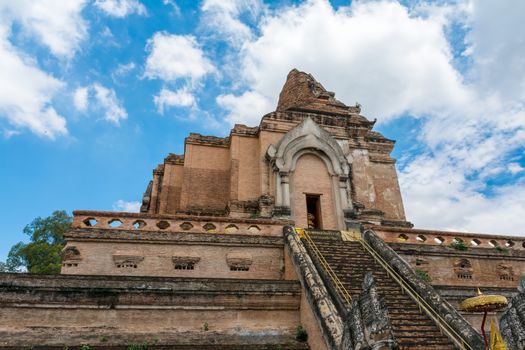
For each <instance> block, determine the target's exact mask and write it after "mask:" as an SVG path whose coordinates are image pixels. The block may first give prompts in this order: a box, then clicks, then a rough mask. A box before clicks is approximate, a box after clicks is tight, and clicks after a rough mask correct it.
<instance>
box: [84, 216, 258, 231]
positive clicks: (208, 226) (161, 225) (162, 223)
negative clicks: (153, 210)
mask: <svg viewBox="0 0 525 350" xmlns="http://www.w3.org/2000/svg"><path fill="white" fill-rule="evenodd" d="M83 223H84V225H85V226H86V227H95V226H97V227H98V226H100V225H101V222H99V221H98V220H97V219H96V218H93V217H90V218H86V219H85V220H84V221H83ZM123 224H124V222H123V221H122V220H121V219H117V218H113V219H110V220H109V221H107V227H109V228H119V227H121V226H122V225H123ZM147 225H148V224H147V223H146V221H144V220H140V219H138V220H135V221H133V222H132V223H131V227H133V228H134V229H135V230H141V229H143V228H144V227H146V226H147ZM155 226H156V227H157V228H158V229H160V230H167V229H168V228H170V227H171V224H170V222H169V221H166V220H159V221H157V222H156V223H155ZM194 227H195V226H194V225H193V224H192V223H191V222H188V221H185V222H183V223H181V224H179V228H180V229H182V230H184V231H189V230H191V229H193V228H194ZM202 228H203V229H204V231H206V232H215V231H216V230H217V226H216V225H215V224H213V223H211V222H207V223H205V224H204V225H202ZM238 230H239V227H238V226H237V225H235V224H229V225H227V226H226V227H225V229H224V231H225V232H227V233H235V232H237V231H238ZM247 231H248V232H250V233H259V232H260V231H261V229H260V228H259V226H257V225H250V226H248V228H247Z"/></svg>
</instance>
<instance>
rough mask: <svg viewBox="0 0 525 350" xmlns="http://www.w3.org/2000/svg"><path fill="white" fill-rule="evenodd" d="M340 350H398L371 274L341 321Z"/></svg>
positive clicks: (382, 301) (383, 304)
mask: <svg viewBox="0 0 525 350" xmlns="http://www.w3.org/2000/svg"><path fill="white" fill-rule="evenodd" d="M341 348H342V349H355V350H359V349H385V350H386V349H398V348H399V347H398V345H397V343H396V341H395V339H394V334H393V332H392V326H391V324H390V318H389V316H388V309H387V307H386V304H385V302H384V300H383V298H382V297H381V296H380V295H379V293H378V291H377V286H376V283H375V280H374V277H373V275H372V273H370V272H369V273H367V274H366V275H365V278H364V281H363V291H362V293H361V294H360V295H359V296H358V297H355V298H354V299H353V300H352V309H351V310H350V312H349V314H348V316H347V319H346V320H345V334H344V335H343V346H342V347H341Z"/></svg>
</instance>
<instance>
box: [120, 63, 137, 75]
mask: <svg viewBox="0 0 525 350" xmlns="http://www.w3.org/2000/svg"><path fill="white" fill-rule="evenodd" d="M133 69H135V63H133V62H129V63H126V64H124V63H121V64H119V65H118V67H117V69H115V74H116V75H126V74H128V73H129V72H131V71H132V70H133Z"/></svg>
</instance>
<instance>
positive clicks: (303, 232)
mask: <svg viewBox="0 0 525 350" xmlns="http://www.w3.org/2000/svg"><path fill="white" fill-rule="evenodd" d="M295 232H296V233H297V234H298V235H299V237H303V238H304V239H305V240H306V242H307V243H308V246H309V247H310V248H311V249H312V251H313V253H314V254H315V256H316V258H317V260H318V261H319V263H320V264H321V266H322V267H323V268H324V270H325V271H326V273H327V274H328V276H329V277H330V279H331V280H332V282H333V284H334V286H335V289H336V291H337V292H338V293H339V295H340V296H342V297H343V299H344V300H345V302H346V306H347V308H348V309H351V308H352V296H351V295H350V293H348V291H347V290H346V288H345V287H344V285H343V283H342V282H341V280H340V279H339V278H338V277H337V275H336V274H335V272H334V271H333V270H332V267H330V265H329V264H328V262H327V261H326V260H325V258H324V257H323V255H322V254H321V252H320V251H319V249H318V248H317V246H316V245H315V243H314V241H313V240H312V238H311V237H310V235H309V234H308V232H306V230H301V233H299V232H298V230H297V229H296V230H295Z"/></svg>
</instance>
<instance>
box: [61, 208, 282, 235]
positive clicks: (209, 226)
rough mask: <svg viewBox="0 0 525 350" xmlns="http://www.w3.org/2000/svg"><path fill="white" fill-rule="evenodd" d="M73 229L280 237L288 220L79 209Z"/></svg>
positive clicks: (74, 213) (75, 215)
mask: <svg viewBox="0 0 525 350" xmlns="http://www.w3.org/2000/svg"><path fill="white" fill-rule="evenodd" d="M73 215H74V219H73V224H72V226H71V227H72V228H73V229H75V228H82V229H91V228H92V229H107V230H126V231H130V230H133V231H140V232H148V231H149V232H159V231H160V232H188V233H218V234H240V235H263V236H281V235H282V227H283V225H286V224H289V223H290V222H288V221H283V220H271V219H243V218H230V217H215V216H193V215H152V214H144V213H121V212H109V211H87V210H77V211H74V212H73Z"/></svg>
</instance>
